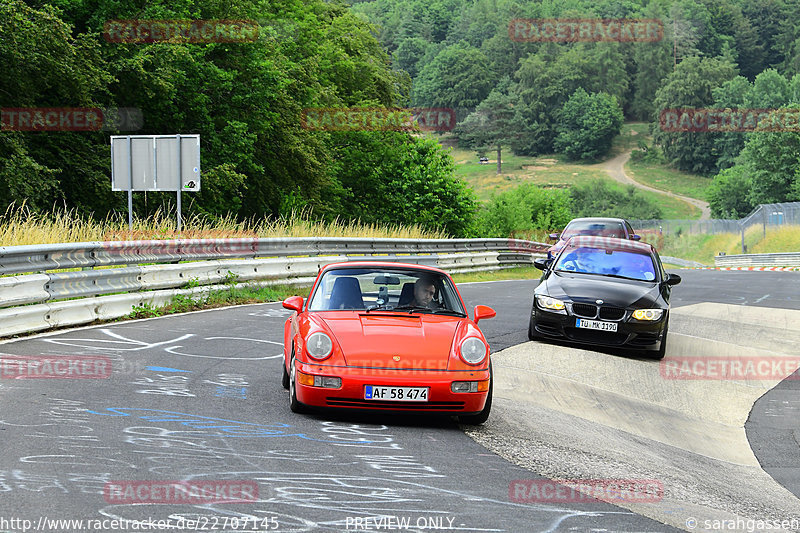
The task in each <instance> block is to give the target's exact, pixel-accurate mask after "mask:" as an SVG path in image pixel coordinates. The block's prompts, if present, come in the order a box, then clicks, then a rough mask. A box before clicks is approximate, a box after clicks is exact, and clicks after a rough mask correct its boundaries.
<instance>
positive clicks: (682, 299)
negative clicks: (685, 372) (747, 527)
mask: <svg viewBox="0 0 800 533" xmlns="http://www.w3.org/2000/svg"><path fill="white" fill-rule="evenodd" d="M681 275H682V276H683V277H684V283H683V284H681V285H679V286H678V288H676V290H675V291H674V292H673V305H686V304H689V303H694V302H697V301H721V302H724V303H750V304H755V305H760V306H780V307H788V308H793V309H800V293H798V290H797V289H796V287H797V286H798V284H796V283H794V284H793V285H791V286H788V287H787V286H786V284H787V280H789V279H792V280H795V278H794V277H793V276H795V274H793V273H770V272H752V273H749V272H713V271H690V270H683V271H681ZM535 284H536V281H524V282H519V281H516V282H514V281H509V282H497V283H483V284H462V285H460V286H459V287H460V290H461V293H462V295H463V296H464V298H465V300H466V301H467V304H468V306H469V307H470V308H471V307H472V306H474V305H475V304H477V303H484V304H488V305H491V306H493V307H494V308H495V309H496V310H497V311H498V316H497V318H495V319H492V320H487V321H485V322H482V323H481V326H482V328H483V330H484V332H485V333H486V335H487V337H488V339H489V342H490V344H491V345H492V349H493V350H495V351H497V350H500V349H502V348H504V347H507V346H511V345H514V344H518V343H520V342H525V341H527V336H526V328H527V317H528V313H529V311H530V304H531V291H532V289H533V287H534V286H535ZM791 287H795V288H794V289H791ZM722 295H725V296H722ZM287 313H288V312H287V311H285V310H283V309H282V308H281V307H280V305H279V304H262V305H255V306H245V307H238V308H232V309H220V310H212V311H207V312H201V313H194V314H190V315H182V316H171V317H165V318H159V319H154V320H147V321H137V322H130V323H120V324H114V325H106V326H102V327H96V328H88V329H82V330H75V331H69V332H64V333H58V334H54V335H49V336H44V337H37V338H31V339H25V340H19V341H15V342H11V343H6V344H2V345H0V355H2V357H3V358H4V359H8V357H9V356H10V355H14V356H28V357H30V356H62V357H64V356H66V357H71V358H72V359H75V358H77V357H97V358H99V359H96V360H95V361H93V362H92V364H94V365H95V366H94V367H91V368H90V370H92V369H93V371H94V374H92V372H87V373H86V374H85V377H87V378H89V379H0V435H1V436H2V437H1V438H0V442H1V443H2V446H3V452H2V454H0V532H1V531H22V530H23V527H24V526H25V525H30V526H31V527H33V526H37V525H38V526H40V527H39V529H38V530H39V531H79V530H81V528H79V527H78V525H77V524H73V525H64V524H62V525H61V527H58V524H54V523H52V522H48V521H52V520H59V519H61V520H63V519H75V520H77V519H84V520H102V519H106V520H107V522H105V523H102V524H101V523H98V522H95V523H94V525H95V527H91V526H92V522H84V523H83V524H82V530H84V531H86V530H91V531H101V530H103V529H104V528H106V526H114V525H117V527H116V528H114V527H108V528H107V529H105V530H107V531H121V530H123V529H121V528H120V527H119V524H115V523H112V522H110V520H112V519H129V520H148V519H152V520H156V521H157V520H162V521H166V520H170V521H171V522H170V524H171V525H181V524H182V526H183V527H181V528H180V530H190V529H197V530H205V531H265V530H269V531H275V530H278V531H347V530H349V531H357V530H367V529H368V528H371V529H372V530H375V529H378V528H379V527H380V526H381V525H382V526H383V527H382V529H384V530H388V529H394V530H399V529H403V530H409V531H426V530H431V529H435V528H438V527H444V528H449V529H450V530H455V531H512V532H515V531H570V530H571V531H586V530H591V529H595V530H605V531H668V530H670V531H671V530H672V529H671V528H669V527H667V526H665V525H663V524H660V523H658V522H655V521H653V520H650V519H647V518H644V517H642V516H639V515H636V514H634V513H631V512H630V511H628V510H625V509H622V508H619V507H616V506H613V505H611V504H608V503H604V502H599V501H591V502H583V501H581V502H575V503H565V502H564V501H561V500H559V501H558V502H555V503H529V502H526V501H519V500H520V498H515V497H514V494H513V490H510V488H511V487H515V486H517V485H516V484H515V483H514V482H515V481H516V480H537V479H541V478H540V477H539V476H536V475H534V474H532V473H531V472H529V471H527V470H524V469H521V468H519V467H517V466H514V465H512V464H510V463H509V462H507V461H505V460H503V459H501V458H500V457H498V456H497V455H494V454H492V453H489V452H487V451H486V449H484V448H483V447H481V446H480V445H478V444H476V443H475V442H474V441H472V440H471V439H470V438H468V437H467V436H466V435H464V434H463V432H462V431H461V430H460V429H459V427H458V425H457V424H456V423H455V422H454V421H452V420H450V419H436V418H422V417H408V418H398V417H385V416H384V417H378V416H375V417H364V416H361V417H354V416H349V415H341V416H335V417H334V416H331V415H325V416H321V415H302V416H301V415H295V414H292V413H291V412H290V411H289V407H288V397H287V396H288V395H287V392H286V391H285V390H284V389H283V388H282V387H281V385H280V354H281V352H282V327H283V322H284V320H285V318H286V315H287ZM106 363H107V364H108V365H109V367H108V368H110V369H111V370H112V372H111V373H110V375H108V376H107V377H102V376H101V374H102V369H103V368H104V367H103V365H104V364H106ZM3 377H4V378H9V377H13V372H11V373H10V374H9V371H8V370H7V369H6V370H4V374H3ZM92 377H100V379H91V378H92ZM177 480H183V481H189V482H193V483H196V484H199V483H200V482H203V483H206V484H209V483H211V484H214V485H215V486H216V487H220V486H224V487H227V490H228V491H229V492H228V493H225V494H233V492H231V491H235V490H236V488H237V487H238V488H239V490H240V492H239V493H238V494H248V495H249V494H252V493H253V491H255V492H257V498H256V499H255V501H247V502H243V503H219V502H203V501H195V502H192V503H191V504H189V503H183V502H181V501H172V502H170V499H172V500H174V499H175V498H174V496H173V497H172V498H170V497H169V495H166V494H164V493H163V489H162V493H161V494H157V493H155V490H156V487H157V486H159V485H158V482H164V481H167V482H168V481H177ZM136 483H139V485H137V484H136ZM142 484H144V486H145V487H146V490H147V491H150V490H152V491H153V495H152V498H151V500H153V501H155V502H157V503H131V502H132V500H126V499H125V498H127V497H134V496H138V497H142V496H145V498H144V499H145V500H147V496H148V493H147V492H144V493H143V492H141V491H139V492H138V493H136V494H134V493H135V490H136V487H139V486H140V485H142ZM242 487H245V488H246V489H247V491H245V492H242V491H241V488H242ZM218 494H219V493H218ZM517 494H518V493H517ZM522 500H524V498H522ZM234 517H235V518H239V521H238V522H233V521H232V520H231V519H232V518H234ZM12 519H16V520H17V522H16V523H14V522H10V521H11V520H12ZM3 520H5V522H4V521H3ZM20 520H30V521H31V523H30V524H27V523H23V522H20ZM40 520H41V522H40ZM181 520H183V522H180V521H181ZM187 520H197V522H194V523H193V524H192V523H191V522H187ZM381 520H383V521H382V522H381ZM164 523H166V522H164ZM191 525H194V527H193V528H192V527H188V526H191ZM48 526H53V527H48ZM87 526H90V527H87ZM101 526H102V527H101ZM131 530H132V529H131ZM137 530H139V531H141V530H143V529H142V528H141V527H140V528H138V529H137ZM150 530H156V528H155V527H153V528H152V529H150Z"/></svg>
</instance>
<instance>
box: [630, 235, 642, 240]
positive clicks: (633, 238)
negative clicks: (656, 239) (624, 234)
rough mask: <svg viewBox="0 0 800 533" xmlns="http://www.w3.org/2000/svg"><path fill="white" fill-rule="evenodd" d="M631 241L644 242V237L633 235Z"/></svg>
mask: <svg viewBox="0 0 800 533" xmlns="http://www.w3.org/2000/svg"><path fill="white" fill-rule="evenodd" d="M631 240H632V241H641V240H642V236H641V235H635V234H634V235H631Z"/></svg>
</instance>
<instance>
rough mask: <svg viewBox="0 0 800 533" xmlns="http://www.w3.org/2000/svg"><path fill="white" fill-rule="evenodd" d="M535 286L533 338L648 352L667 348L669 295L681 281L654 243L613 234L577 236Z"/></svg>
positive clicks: (541, 263)
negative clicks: (666, 270) (612, 235)
mask: <svg viewBox="0 0 800 533" xmlns="http://www.w3.org/2000/svg"><path fill="white" fill-rule="evenodd" d="M535 264H536V266H537V267H538V268H540V269H542V270H543V271H544V274H543V275H542V279H541V281H540V283H539V285H538V286H537V287H536V289H535V290H534V293H533V294H534V296H533V309H532V310H531V319H530V325H529V327H528V337H529V338H530V339H531V340H541V339H544V338H553V339H559V338H560V339H566V340H569V341H574V342H578V343H582V344H591V345H601V346H619V347H623V348H631V349H639V350H643V351H647V352H649V353H651V355H654V356H655V357H657V358H659V359H661V358H663V357H664V353H665V350H666V347H667V329H668V325H669V296H670V292H671V290H672V286H673V285H677V284H678V283H680V281H681V278H680V276H678V275H677V274H667V273H666V272H665V271H664V267H663V265H662V264H661V259H660V258H659V256H658V252H656V250H655V248H653V246H652V245H650V244H647V243H642V242H636V241H632V240H627V239H617V238H612V237H591V236H578V237H572V238H571V239H569V241H567V244H566V245H565V246H564V248H563V249H562V250H561V253H559V254H558V256H557V257H556V258H555V260H541V259H540V260H537V261H536V262H535Z"/></svg>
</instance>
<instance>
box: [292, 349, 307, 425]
mask: <svg viewBox="0 0 800 533" xmlns="http://www.w3.org/2000/svg"><path fill="white" fill-rule="evenodd" d="M296 380H297V376H296V375H295V370H294V354H292V359H291V361H290V362H289V409H290V410H291V411H292V412H293V413H298V414H302V413H305V412H306V406H305V405H303V404H302V403H300V402H298V401H297V390H296V385H295V383H296Z"/></svg>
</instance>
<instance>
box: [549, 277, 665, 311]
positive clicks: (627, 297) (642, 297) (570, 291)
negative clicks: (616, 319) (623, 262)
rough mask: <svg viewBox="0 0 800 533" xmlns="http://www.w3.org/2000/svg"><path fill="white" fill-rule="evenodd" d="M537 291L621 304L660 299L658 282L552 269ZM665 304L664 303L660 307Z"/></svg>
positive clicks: (643, 303) (640, 304)
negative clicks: (553, 270) (554, 270)
mask: <svg viewBox="0 0 800 533" xmlns="http://www.w3.org/2000/svg"><path fill="white" fill-rule="evenodd" d="M539 287H540V288H539V289H538V290H537V291H536V292H537V294H547V295H549V296H552V297H553V298H558V299H567V300H570V301H573V302H576V301H577V302H592V303H594V301H595V300H603V302H604V303H605V304H606V305H613V306H617V307H630V306H633V307H648V306H649V305H650V304H654V303H656V302H658V301H659V300H660V296H661V293H660V292H659V287H658V283H655V282H652V281H636V280H627V279H620V278H610V277H608V276H595V275H592V274H572V273H567V272H558V273H556V272H552V273H551V274H550V275H549V276H548V277H547V280H546V281H545V282H544V283H542V284H541V285H540V286H539ZM662 305H664V302H663V301H662V302H660V303H659V304H658V305H657V306H656V307H660V306H662Z"/></svg>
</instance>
